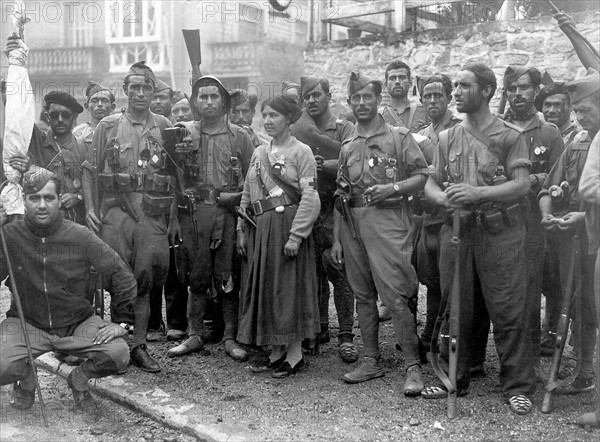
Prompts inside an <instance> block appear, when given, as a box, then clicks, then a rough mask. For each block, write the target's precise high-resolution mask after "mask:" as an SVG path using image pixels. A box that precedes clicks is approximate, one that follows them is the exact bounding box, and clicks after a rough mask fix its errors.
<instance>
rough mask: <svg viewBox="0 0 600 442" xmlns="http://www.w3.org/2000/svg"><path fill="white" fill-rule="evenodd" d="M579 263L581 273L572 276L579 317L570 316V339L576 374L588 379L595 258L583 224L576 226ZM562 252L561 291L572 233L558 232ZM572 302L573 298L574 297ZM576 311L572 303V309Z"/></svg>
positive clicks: (591, 357)
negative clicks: (578, 285)
mask: <svg viewBox="0 0 600 442" xmlns="http://www.w3.org/2000/svg"><path fill="white" fill-rule="evenodd" d="M578 233H579V260H580V261H579V264H580V268H581V274H580V275H575V281H577V280H580V282H581V294H580V296H581V304H582V305H581V307H582V311H581V313H582V314H581V317H578V316H575V315H574V316H573V317H572V319H573V320H574V323H573V325H572V328H573V334H574V336H573V340H574V342H575V346H576V347H579V343H580V348H579V349H578V350H579V352H580V354H581V370H580V372H579V375H580V376H581V377H583V378H590V377H592V376H593V373H594V366H593V364H594V362H593V361H594V349H595V347H596V340H595V337H596V328H597V325H598V324H597V322H596V315H595V312H596V303H595V300H594V267H595V261H596V257H595V256H594V255H590V254H589V244H588V239H587V234H586V231H585V227H582V228H581V229H579V232H578ZM558 237H559V241H560V245H561V246H560V247H561V254H560V283H561V288H562V292H563V293H566V291H567V274H568V272H569V266H570V264H571V256H572V252H573V247H574V243H573V232H571V231H569V232H560V233H559V235H558ZM573 301H574V302H575V300H573ZM571 311H572V312H573V313H574V314H576V313H575V312H576V310H575V304H573V308H572V310H571ZM579 321H581V336H580V337H579V336H578V334H579V330H578V326H577V324H578V322H579Z"/></svg>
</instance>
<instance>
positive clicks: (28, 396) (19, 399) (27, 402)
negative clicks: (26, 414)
mask: <svg viewBox="0 0 600 442" xmlns="http://www.w3.org/2000/svg"><path fill="white" fill-rule="evenodd" d="M13 393H14V397H13V400H12V401H11V402H10V405H12V406H13V407H14V408H16V409H17V410H28V409H30V408H31V407H32V406H33V403H34V402H35V390H25V389H24V388H21V385H20V384H19V382H15V383H14V384H13Z"/></svg>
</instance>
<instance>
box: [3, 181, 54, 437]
mask: <svg viewBox="0 0 600 442" xmlns="http://www.w3.org/2000/svg"><path fill="white" fill-rule="evenodd" d="M4 186H5V184H3V185H1V186H0V189H2V188H3V187H4ZM0 242H1V243H2V252H3V253H4V259H5V260H6V267H7V269H8V276H9V279H10V289H11V292H12V298H13V300H14V301H15V306H16V307H17V314H18V315H19V323H20V325H21V330H22V331H23V337H24V338H25V347H27V359H29V365H31V370H32V371H33V379H34V380H35V389H36V390H37V394H38V400H39V401H40V409H41V411H42V418H43V419H44V426H46V427H47V426H48V420H47V419H46V406H45V405H44V399H43V398H42V390H41V389H40V383H39V381H38V376H37V370H36V368H35V358H34V357H33V351H32V350H31V341H30V339H29V333H27V329H26V328H25V327H26V323H25V315H24V314H23V306H22V304H21V297H20V296H19V290H18V289H17V280H16V279H15V275H14V273H13V268H12V265H11V263H10V255H9V254H8V247H7V246H6V237H5V236H4V226H2V225H0Z"/></svg>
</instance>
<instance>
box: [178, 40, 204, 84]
mask: <svg viewBox="0 0 600 442" xmlns="http://www.w3.org/2000/svg"><path fill="white" fill-rule="evenodd" d="M181 32H182V33H183V40H184V41H185V47H186V48H187V52H188V56H189V58H190V63H191V64H192V83H193V82H194V81H196V80H197V79H198V78H200V77H201V76H202V73H201V72H200V63H202V51H201V47H200V29H182V30H181Z"/></svg>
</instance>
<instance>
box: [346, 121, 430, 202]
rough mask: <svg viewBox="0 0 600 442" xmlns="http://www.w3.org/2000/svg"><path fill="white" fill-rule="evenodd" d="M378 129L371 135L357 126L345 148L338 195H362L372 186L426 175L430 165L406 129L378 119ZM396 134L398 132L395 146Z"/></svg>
mask: <svg viewBox="0 0 600 442" xmlns="http://www.w3.org/2000/svg"><path fill="white" fill-rule="evenodd" d="M376 118H378V119H379V125H378V126H377V128H376V130H375V131H374V133H372V134H365V133H362V132H361V130H360V129H359V128H358V126H355V130H354V134H353V136H352V137H351V138H349V139H348V140H346V141H345V142H344V143H343V144H342V150H341V152H340V166H339V170H338V180H337V184H338V188H337V191H336V194H340V195H341V194H347V192H348V189H347V188H346V187H345V186H344V183H347V182H349V183H351V186H352V189H351V195H353V196H354V195H361V194H362V193H363V192H364V191H365V189H366V188H367V187H369V186H373V185H376V184H389V183H393V182H396V181H403V180H405V179H407V178H409V177H411V176H414V175H417V174H424V175H427V163H426V161H425V158H424V157H423V154H422V153H421V150H420V149H419V146H418V145H417V142H416V141H415V139H414V138H413V137H412V136H411V135H410V133H409V132H408V130H407V129H406V128H392V127H390V126H389V125H388V124H387V123H386V122H385V120H384V119H383V117H381V116H380V115H378V116H377V117H376ZM394 131H399V139H400V146H396V141H395V139H396V136H395V135H394Z"/></svg>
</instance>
